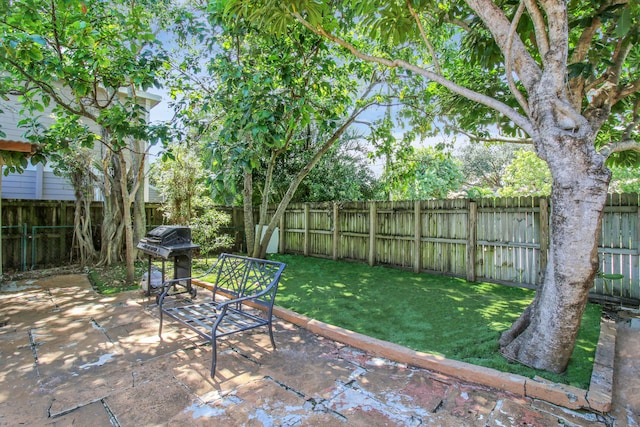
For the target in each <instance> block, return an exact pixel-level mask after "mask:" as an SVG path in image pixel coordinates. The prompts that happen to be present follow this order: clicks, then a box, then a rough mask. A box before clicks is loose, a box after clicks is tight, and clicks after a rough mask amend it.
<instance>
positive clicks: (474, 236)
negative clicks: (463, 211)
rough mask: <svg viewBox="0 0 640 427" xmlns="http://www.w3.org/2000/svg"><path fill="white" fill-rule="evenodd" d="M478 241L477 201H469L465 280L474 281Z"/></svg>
mask: <svg viewBox="0 0 640 427" xmlns="http://www.w3.org/2000/svg"><path fill="white" fill-rule="evenodd" d="M477 241H478V203H477V202H471V201H470V202H469V217H468V219H467V280H468V281H469V282H475V281H476V279H477V277H476V254H477V253H478V251H477Z"/></svg>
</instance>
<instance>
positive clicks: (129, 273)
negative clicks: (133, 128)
mask: <svg viewBox="0 0 640 427" xmlns="http://www.w3.org/2000/svg"><path fill="white" fill-rule="evenodd" d="M118 159H119V160H120V165H121V166H122V167H121V168H120V195H121V197H122V223H123V225H124V245H125V265H126V281H127V284H132V283H133V281H134V279H135V259H136V252H135V251H136V249H135V247H134V245H133V220H132V218H131V204H132V200H131V197H130V196H129V186H128V182H129V180H128V173H127V170H126V162H125V158H124V153H123V151H122V150H121V151H119V152H118Z"/></svg>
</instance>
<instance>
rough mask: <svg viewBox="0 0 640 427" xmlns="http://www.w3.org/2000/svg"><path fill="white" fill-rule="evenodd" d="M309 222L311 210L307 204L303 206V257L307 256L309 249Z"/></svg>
mask: <svg viewBox="0 0 640 427" xmlns="http://www.w3.org/2000/svg"><path fill="white" fill-rule="evenodd" d="M310 220H311V209H310V208H309V204H308V203H305V204H304V250H303V253H304V256H309V247H310V245H311V238H310V236H309V221H310Z"/></svg>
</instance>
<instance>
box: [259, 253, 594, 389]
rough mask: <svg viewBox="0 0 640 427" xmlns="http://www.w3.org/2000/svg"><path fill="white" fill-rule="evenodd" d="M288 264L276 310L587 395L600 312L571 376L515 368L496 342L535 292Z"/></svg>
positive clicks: (323, 263) (583, 336) (307, 261)
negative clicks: (573, 388) (582, 390)
mask: <svg viewBox="0 0 640 427" xmlns="http://www.w3.org/2000/svg"><path fill="white" fill-rule="evenodd" d="M271 259H275V260H277V261H281V262H284V263H286V264H287V267H286V269H285V270H284V273H283V275H282V278H281V281H280V287H279V289H278V295H277V297H276V304H277V305H279V306H282V307H285V308H288V309H290V310H293V311H295V312H297V313H300V314H303V315H305V316H309V317H311V318H313V319H316V320H320V321H322V322H326V323H329V324H332V325H336V326H340V327H343V328H346V329H350V330H352V331H356V332H360V333H362V334H365V335H369V336H372V337H375V338H379V339H382V340H385V341H390V342H394V343H397V344H400V345H403V346H405V347H408V348H411V349H414V350H418V351H422V352H429V353H435V354H439V355H443V356H444V357H447V358H449V359H455V360H459V361H463V362H467V363H472V364H475V365H480V366H486V367H489V368H494V369H497V370H500V371H504V372H511V373H515V374H519V375H523V376H526V377H530V378H532V377H534V376H536V375H538V376H541V377H543V378H546V379H548V380H550V381H553V382H560V383H564V384H570V385H574V386H577V387H580V388H588V386H589V382H590V379H591V370H592V367H593V358H594V355H595V349H596V346H597V342H598V336H599V333H600V317H601V314H602V311H601V308H600V306H598V305H596V304H589V305H588V307H587V310H586V312H585V315H584V318H583V320H582V325H581V328H580V333H579V335H578V341H577V345H576V349H575V351H574V353H573V356H572V358H571V361H570V362H569V366H568V368H567V372H566V373H565V374H564V375H556V374H552V373H549V372H545V371H538V370H535V369H531V368H528V367H526V366H522V365H519V364H514V363H509V362H508V361H507V360H506V359H504V358H503V357H502V356H501V355H500V354H499V352H498V338H499V337H500V333H501V332H502V331H504V330H505V329H507V328H508V327H509V326H510V325H511V323H512V322H513V321H514V320H515V319H516V318H517V317H518V316H519V315H520V313H521V312H522V311H523V310H524V309H525V307H526V306H527V305H528V304H529V303H530V302H531V300H532V298H533V295H534V292H533V291H531V290H527V289H521V288H514V287H508V286H502V285H496V284H491V283H471V282H467V281H466V280H463V279H458V278H452V277H445V276H438V275H432V274H414V273H412V272H408V271H402V270H396V269H391V268H385V267H369V266H368V265H366V264H359V263H350V262H343V261H338V262H335V261H331V260H325V259H318V258H306V257H303V256H296V255H274V256H272V257H271Z"/></svg>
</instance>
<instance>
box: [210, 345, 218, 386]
mask: <svg viewBox="0 0 640 427" xmlns="http://www.w3.org/2000/svg"><path fill="white" fill-rule="evenodd" d="M211 352H212V355H211V378H212V379H213V378H214V377H215V376H216V359H217V355H218V350H217V348H216V337H215V335H214V337H213V338H212V339H211Z"/></svg>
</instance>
